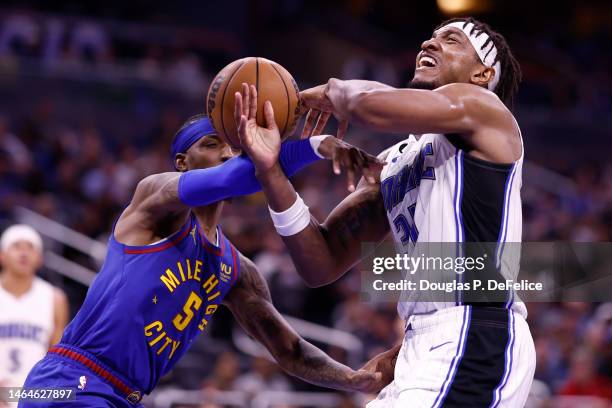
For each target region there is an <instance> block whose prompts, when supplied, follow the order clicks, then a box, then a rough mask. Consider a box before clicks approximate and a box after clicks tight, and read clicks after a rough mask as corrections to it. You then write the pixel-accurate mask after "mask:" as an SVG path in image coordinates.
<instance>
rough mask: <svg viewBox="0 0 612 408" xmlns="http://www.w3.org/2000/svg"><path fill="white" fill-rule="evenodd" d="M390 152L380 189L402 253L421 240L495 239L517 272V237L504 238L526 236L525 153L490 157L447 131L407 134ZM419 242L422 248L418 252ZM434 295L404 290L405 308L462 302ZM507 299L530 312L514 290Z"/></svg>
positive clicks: (506, 267)
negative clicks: (502, 159)
mask: <svg viewBox="0 0 612 408" xmlns="http://www.w3.org/2000/svg"><path fill="white" fill-rule="evenodd" d="M385 152H388V154H387V157H386V159H385V160H386V162H387V165H385V167H384V168H383V171H382V173H381V193H382V196H383V200H384V203H385V210H386V212H387V217H388V219H389V224H390V227H391V231H392V233H393V237H394V240H395V245H396V249H397V252H398V253H400V254H407V255H408V256H412V257H417V256H420V255H421V248H423V247H433V246H435V243H453V242H493V243H498V244H496V245H495V252H496V254H495V256H496V258H497V259H496V265H498V268H499V269H500V271H501V275H502V276H503V278H504V279H512V280H515V279H516V277H517V275H518V269H519V263H518V260H519V259H520V252H519V253H518V254H517V252H516V251H520V245H519V244H514V245H504V243H508V242H516V243H520V242H521V234H522V209H521V196H520V189H521V183H522V179H521V174H522V167H523V155H524V153H521V157H520V158H519V160H517V161H516V162H515V163H513V164H511V165H509V164H508V165H499V164H494V163H488V162H486V161H484V160H480V159H477V158H474V157H472V156H469V155H466V154H465V152H464V151H463V150H461V149H458V148H457V147H455V146H454V145H453V144H452V143H450V141H449V140H448V139H447V137H446V136H444V135H442V134H423V135H421V136H420V137H419V138H418V139H417V138H416V137H415V136H414V135H410V137H409V138H408V139H406V140H404V141H402V142H400V143H398V144H396V145H394V146H392V147H391V148H389V149H387V150H386V151H385ZM385 152H383V153H382V154H384V153H385ZM382 154H381V156H382ZM430 243H434V245H431V244H430ZM415 245H416V248H417V249H418V252H419V253H414V251H415ZM442 246H443V245H438V247H442ZM445 247H446V248H448V247H450V245H448V244H447V245H446V246H445ZM425 278H427V276H425ZM431 296H432V295H431V294H430V293H424V292H422V291H421V292H419V291H410V292H404V293H402V296H401V298H400V302H399V303H398V312H399V314H400V316H401V317H402V318H403V319H407V318H408V317H409V316H411V315H414V314H424V313H430V312H433V311H436V310H440V309H443V308H447V307H452V306H457V305H460V304H462V303H460V301H459V302H458V300H457V296H456V293H454V294H452V297H454V298H455V300H454V301H453V300H452V297H451V298H442V299H441V298H440V296H437V297H436V298H432V297H431ZM505 306H506V307H511V308H512V309H513V310H515V311H516V312H518V313H520V314H521V315H523V316H524V317H526V315H527V310H526V308H525V306H524V303H523V302H520V299H516V294H514V293H509V295H508V301H507V302H506V303H505Z"/></svg>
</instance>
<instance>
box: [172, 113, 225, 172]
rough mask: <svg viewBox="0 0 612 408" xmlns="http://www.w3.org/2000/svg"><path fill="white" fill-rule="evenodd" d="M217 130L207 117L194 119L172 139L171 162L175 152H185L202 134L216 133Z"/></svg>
mask: <svg viewBox="0 0 612 408" xmlns="http://www.w3.org/2000/svg"><path fill="white" fill-rule="evenodd" d="M216 133H217V131H216V130H215V128H213V126H212V124H211V123H210V120H209V119H208V118H207V117H202V118H199V119H196V120H194V121H193V122H191V123H189V124H188V125H186V126H183V128H181V130H179V131H178V132H177V134H176V135H175V136H174V140H172V149H171V150H172V151H171V153H172V157H171V159H172V162H174V159H175V157H176V155H177V154H179V153H185V152H186V151H187V150H188V149H189V148H190V147H191V146H192V145H193V144H194V143H195V142H197V141H198V140H200V139H201V138H203V137H204V136H208V135H212V134H216Z"/></svg>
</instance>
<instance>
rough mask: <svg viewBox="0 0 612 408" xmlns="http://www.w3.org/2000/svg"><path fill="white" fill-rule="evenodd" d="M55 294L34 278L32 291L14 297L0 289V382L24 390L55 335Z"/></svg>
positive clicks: (49, 286)
mask: <svg viewBox="0 0 612 408" xmlns="http://www.w3.org/2000/svg"><path fill="white" fill-rule="evenodd" d="M53 291H54V288H53V286H52V285H50V284H49V283H47V282H45V281H44V280H42V279H40V278H38V277H35V278H34V282H33V283H32V287H31V288H30V290H29V291H28V292H27V293H26V294H24V295H23V296H20V297H18V298H17V297H15V296H13V295H12V294H11V293H9V292H7V291H6V290H5V289H4V288H2V286H0V382H4V384H3V385H4V386H12V387H21V386H22V385H23V382H24V381H25V379H26V377H27V375H28V373H29V372H30V369H31V368H32V366H33V365H34V364H36V363H37V362H38V361H39V360H40V359H42V358H43V357H44V356H45V354H46V353H47V350H48V348H49V342H50V340H51V335H52V333H53V326H54V324H53Z"/></svg>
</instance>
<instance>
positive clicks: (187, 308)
mask: <svg viewBox="0 0 612 408" xmlns="http://www.w3.org/2000/svg"><path fill="white" fill-rule="evenodd" d="M200 306H202V299H201V298H200V297H199V296H198V294H197V293H195V292H193V291H192V292H191V294H190V295H189V297H188V298H187V301H186V302H185V305H184V306H183V312H184V313H185V315H184V316H183V315H182V314H181V313H178V314H177V315H176V316H174V319H172V323H174V327H176V328H177V330H179V331H183V330H185V327H187V325H188V324H189V322H190V321H191V319H193V310H191V308H192V307H193V308H194V309H195V310H199V309H200Z"/></svg>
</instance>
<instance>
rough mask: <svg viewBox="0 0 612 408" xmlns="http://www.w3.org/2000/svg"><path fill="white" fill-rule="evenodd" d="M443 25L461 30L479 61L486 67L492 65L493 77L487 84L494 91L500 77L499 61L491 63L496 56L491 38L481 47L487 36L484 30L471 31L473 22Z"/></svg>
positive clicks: (456, 22)
mask: <svg viewBox="0 0 612 408" xmlns="http://www.w3.org/2000/svg"><path fill="white" fill-rule="evenodd" d="M444 27H455V28H458V29H460V30H461V31H463V32H464V33H465V35H466V36H467V38H469V40H470V43H471V44H472V47H474V50H476V54H478V57H479V58H480V61H481V62H482V63H483V64H484V65H486V66H487V67H490V68H491V67H492V68H493V69H494V70H495V74H494V75H493V78H492V79H491V80H490V81H489V83H488V84H487V88H488V89H489V91H494V90H495V87H496V86H497V83H498V82H499V78H500V77H501V64H500V63H499V61H497V62H495V63H493V62H494V61H495V57H497V48H496V47H495V44H493V40H491V41H489V44H487V46H486V47H485V48H483V46H484V44H485V43H486V42H487V40H489V36H488V35H487V33H485V32H484V31H477V30H475V31H473V32H472V30H473V29H474V24H473V23H467V24H466V23H465V21H455V22H454V23H450V24H447V25H445V26H444ZM444 27H442V28H444Z"/></svg>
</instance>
